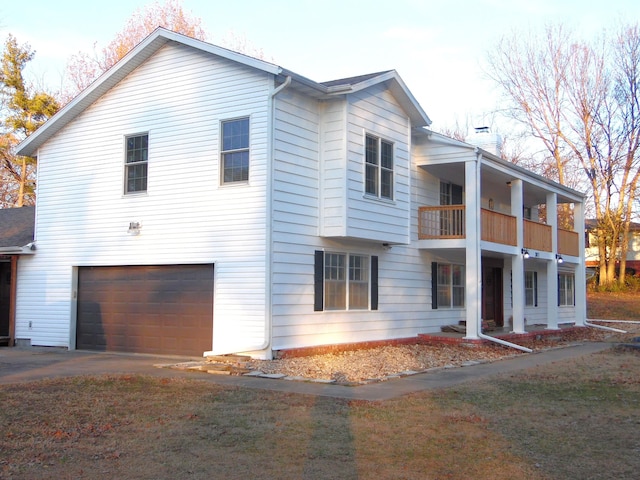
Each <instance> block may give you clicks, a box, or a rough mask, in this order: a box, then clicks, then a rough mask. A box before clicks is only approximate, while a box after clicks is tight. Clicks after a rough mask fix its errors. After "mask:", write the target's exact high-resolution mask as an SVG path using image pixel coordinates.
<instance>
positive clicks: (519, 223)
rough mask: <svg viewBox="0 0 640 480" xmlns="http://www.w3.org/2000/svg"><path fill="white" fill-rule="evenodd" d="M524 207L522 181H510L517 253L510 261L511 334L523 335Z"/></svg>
mask: <svg viewBox="0 0 640 480" xmlns="http://www.w3.org/2000/svg"><path fill="white" fill-rule="evenodd" d="M523 206H524V201H523V186H522V180H519V179H517V180H512V181H511V215H513V216H514V217H516V236H517V242H516V246H517V248H518V253H517V254H516V255H514V256H513V257H512V259H511V273H512V278H511V282H512V285H511V288H512V295H513V310H512V315H513V332H514V333H525V332H526V330H525V325H524V302H525V298H524V258H523V256H522V254H521V251H522V248H523V247H524V220H523V212H522V208H523Z"/></svg>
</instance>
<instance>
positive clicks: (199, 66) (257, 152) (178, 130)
mask: <svg viewBox="0 0 640 480" xmlns="http://www.w3.org/2000/svg"><path fill="white" fill-rule="evenodd" d="M167 72H171V74H170V75H168V74H167ZM271 88H272V78H271V76H270V75H268V74H266V73H263V72H259V71H257V70H253V69H250V68H248V67H242V66H240V65H238V64H236V63H234V62H231V61H227V60H224V59H221V58H218V57H215V56H212V55H209V54H206V53H203V52H200V51H197V50H194V49H191V48H189V47H186V46H180V45H176V44H173V43H169V44H168V45H167V46H165V47H163V48H162V49H161V50H159V51H158V52H157V53H156V54H155V55H154V56H152V57H151V58H149V59H148V60H147V61H146V62H145V63H144V64H142V65H141V66H140V67H138V68H137V69H136V70H135V71H134V72H133V73H132V74H130V75H129V76H128V77H126V78H125V79H123V80H122V81H121V82H120V83H119V84H118V85H117V86H116V87H114V88H113V89H112V90H111V91H109V92H107V93H106V94H105V95H103V96H102V97H101V98H100V99H99V100H98V101H97V102H96V103H94V104H93V105H92V106H91V107H89V108H88V109H87V110H86V111H85V112H84V113H82V114H81V115H79V116H78V117H77V118H76V119H75V120H74V121H73V122H72V123H70V124H69V125H68V126H67V127H66V128H65V129H64V130H62V131H61V132H59V133H58V134H57V135H56V136H54V137H53V138H52V139H51V140H50V141H49V142H47V143H46V144H45V145H44V146H43V147H42V148H41V149H40V151H39V167H38V175H39V182H38V215H37V224H36V230H37V246H38V250H37V255H35V256H33V257H32V258H29V259H28V260H27V259H25V261H24V262H22V261H21V267H20V278H19V281H18V302H17V303H18V310H17V312H16V314H17V321H16V336H17V338H30V339H31V340H32V343H33V344H34V345H57V346H68V345H69V342H70V337H71V336H72V333H73V332H71V331H70V323H71V322H70V317H71V316H72V315H73V302H72V298H73V291H72V284H73V282H72V278H73V272H74V266H90V265H139V264H145V265H162V264H176V263H185V264H186V263H214V264H215V266H214V269H215V279H214V288H215V302H214V312H212V321H213V322H214V343H213V347H214V351H216V352H217V353H228V352H236V351H242V350H243V349H246V348H249V347H251V348H257V347H259V346H263V345H266V344H267V343H268V338H267V336H266V327H265V321H266V320H265V303H266V296H265V293H266V253H265V252H266V238H267V235H266V231H265V225H266V223H267V221H266V213H267V210H266V208H267V207H266V204H265V196H266V181H267V177H266V175H267V165H268V161H267V159H268V153H269V152H268V148H267V147H268V141H267V139H268V132H267V127H268V118H269V115H268V112H269V110H268V105H269V102H268V97H269V93H270V91H271ZM230 118H250V119H251V149H250V151H251V170H250V174H249V184H248V185H243V187H242V188H223V187H220V186H219V185H220V181H219V173H220V169H219V152H220V146H219V136H220V135H219V132H220V121H222V120H225V119H230ZM131 132H149V138H150V139H152V157H153V158H152V159H151V161H150V162H149V167H148V175H149V183H148V188H147V194H146V195H123V187H122V181H123V180H122V179H123V173H122V171H123V170H122V169H123V153H122V152H123V136H124V135H127V134H129V133H131ZM132 221H136V222H140V225H141V229H140V234H139V235H137V236H133V235H129V234H128V233H127V230H128V226H129V223H130V222H132ZM238 299H242V300H241V301H239V300H238ZM214 319H215V320H214ZM30 322H31V324H30ZM29 325H31V327H29Z"/></svg>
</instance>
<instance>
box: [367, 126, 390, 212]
mask: <svg viewBox="0 0 640 480" xmlns="http://www.w3.org/2000/svg"><path fill="white" fill-rule="evenodd" d="M365 142H366V145H365V187H364V188H365V193H366V194H367V195H373V196H376V197H379V198H387V199H389V200H391V199H393V143H391V142H387V141H386V140H382V139H381V138H378V137H374V136H372V135H367V136H366V139H365Z"/></svg>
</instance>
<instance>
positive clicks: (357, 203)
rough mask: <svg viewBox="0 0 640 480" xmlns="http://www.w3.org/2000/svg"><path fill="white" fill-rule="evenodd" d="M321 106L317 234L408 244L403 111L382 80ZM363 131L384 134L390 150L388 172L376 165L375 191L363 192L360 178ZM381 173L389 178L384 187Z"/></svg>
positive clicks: (408, 201) (407, 141)
mask: <svg viewBox="0 0 640 480" xmlns="http://www.w3.org/2000/svg"><path fill="white" fill-rule="evenodd" d="M323 108H325V109H326V110H325V115H324V117H323V123H322V131H321V136H322V140H321V141H322V152H323V155H324V158H323V163H322V168H323V173H324V175H323V177H322V182H323V194H322V195H323V197H322V201H323V202H322V214H323V218H322V224H321V234H322V235H323V236H325V237H332V238H336V237H348V238H354V239H363V240H370V241H376V242H380V243H396V244H408V243H409V228H410V227H409V225H410V204H411V199H410V195H411V192H410V156H409V148H410V133H411V125H410V121H409V118H408V117H407V115H406V113H404V111H403V110H402V108H401V107H400V105H399V104H398V103H397V101H396V99H395V98H394V97H393V95H391V93H390V92H389V91H388V90H386V89H385V88H384V86H382V85H376V86H373V87H371V88H369V89H365V90H362V91H359V92H357V93H353V94H351V95H349V96H348V97H347V99H346V100H345V101H344V102H331V103H329V104H327V105H325V106H323ZM367 136H370V137H372V138H373V137H375V138H379V139H383V140H384V141H385V142H386V143H387V144H388V145H389V146H392V150H393V171H391V170H390V169H385V173H384V175H383V173H382V171H381V170H378V172H377V181H378V185H377V187H376V188H377V194H376V195H370V194H368V193H367V187H366V181H365V179H366V176H367V173H366V161H365V156H366V145H365V143H366V138H367ZM378 155H380V152H378ZM387 166H388V164H387ZM390 173H392V175H391V176H389V174H390ZM380 177H384V182H386V183H389V185H387V187H386V188H387V189H388V190H386V191H385V192H381V190H380V187H381V185H382V183H383V182H381V178H380ZM391 177H392V178H391ZM325 189H326V190H325ZM384 197H387V198H384ZM373 212H375V214H374V213H373Z"/></svg>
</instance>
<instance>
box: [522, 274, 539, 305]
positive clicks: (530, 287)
mask: <svg viewBox="0 0 640 480" xmlns="http://www.w3.org/2000/svg"><path fill="white" fill-rule="evenodd" d="M524 304H525V306H527V307H537V306H538V272H524Z"/></svg>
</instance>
